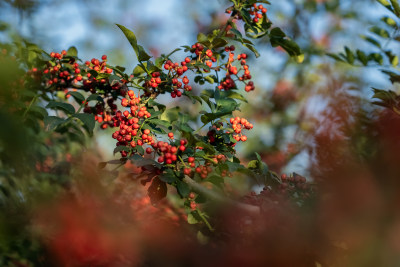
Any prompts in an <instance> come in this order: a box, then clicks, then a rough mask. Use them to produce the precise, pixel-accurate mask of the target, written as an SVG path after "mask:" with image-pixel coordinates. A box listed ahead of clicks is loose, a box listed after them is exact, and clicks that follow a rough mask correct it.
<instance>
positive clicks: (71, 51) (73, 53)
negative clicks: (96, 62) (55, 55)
mask: <svg viewBox="0 0 400 267" xmlns="http://www.w3.org/2000/svg"><path fill="white" fill-rule="evenodd" d="M67 56H70V57H77V56H78V50H77V49H76V47H75V46H71V47H70V48H68V50H67Z"/></svg>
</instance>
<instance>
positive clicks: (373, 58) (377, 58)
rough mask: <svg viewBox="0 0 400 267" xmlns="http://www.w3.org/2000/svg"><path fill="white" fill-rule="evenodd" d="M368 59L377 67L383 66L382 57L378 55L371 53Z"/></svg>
mask: <svg viewBox="0 0 400 267" xmlns="http://www.w3.org/2000/svg"><path fill="white" fill-rule="evenodd" d="M368 58H369V59H372V60H373V61H375V62H377V63H378V64H379V65H382V64H383V56H382V55H381V54H379V53H371V54H369V56H368Z"/></svg>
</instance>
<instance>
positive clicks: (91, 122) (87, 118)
mask: <svg viewBox="0 0 400 267" xmlns="http://www.w3.org/2000/svg"><path fill="white" fill-rule="evenodd" d="M73 116H74V117H75V118H77V119H79V120H80V121H81V122H82V123H83V125H84V126H85V128H86V130H88V132H89V134H92V133H93V129H94V126H95V125H96V121H95V119H94V115H93V114H88V113H77V114H74V115H73Z"/></svg>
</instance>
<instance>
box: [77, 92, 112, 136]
mask: <svg viewBox="0 0 400 267" xmlns="http://www.w3.org/2000/svg"><path fill="white" fill-rule="evenodd" d="M114 101H115V100H114V99H113V98H108V99H107V100H106V101H105V102H97V103H96V105H95V106H93V107H91V106H89V103H88V102H86V103H85V108H84V109H83V112H85V113H89V114H93V115H95V117H94V119H95V120H96V121H97V122H98V123H102V124H101V128H102V129H106V128H107V127H114V121H113V118H112V117H113V116H114V115H115V114H116V112H117V110H118V109H117V105H116V104H115V103H114ZM106 104H107V105H106Z"/></svg>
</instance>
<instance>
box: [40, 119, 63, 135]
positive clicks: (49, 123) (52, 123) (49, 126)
mask: <svg viewBox="0 0 400 267" xmlns="http://www.w3.org/2000/svg"><path fill="white" fill-rule="evenodd" d="M65 121H66V120H64V119H61V118H59V117H56V116H47V117H45V118H44V119H43V122H44V125H45V129H46V130H47V131H52V130H53V129H55V128H56V127H57V126H58V125H60V124H62V123H64V122H65Z"/></svg>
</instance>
